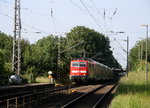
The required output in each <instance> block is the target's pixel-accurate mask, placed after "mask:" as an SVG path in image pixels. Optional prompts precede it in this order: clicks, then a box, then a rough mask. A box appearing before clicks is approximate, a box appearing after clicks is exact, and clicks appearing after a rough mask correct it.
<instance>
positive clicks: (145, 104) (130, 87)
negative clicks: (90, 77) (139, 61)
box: [110, 71, 150, 108]
mask: <svg viewBox="0 0 150 108" xmlns="http://www.w3.org/2000/svg"><path fill="white" fill-rule="evenodd" d="M149 78H150V75H149ZM110 106H111V108H149V106H150V80H149V83H148V84H145V71H133V72H130V73H129V76H125V77H123V78H122V79H121V81H120V83H119V87H118V90H117V93H116V96H115V98H114V99H113V101H112V103H111V105H110Z"/></svg>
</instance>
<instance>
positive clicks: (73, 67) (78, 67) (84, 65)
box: [70, 60, 88, 83]
mask: <svg viewBox="0 0 150 108" xmlns="http://www.w3.org/2000/svg"><path fill="white" fill-rule="evenodd" d="M87 79H88V61H86V60H72V61H71V63H70V80H71V81H72V82H76V83H82V82H86V81H87Z"/></svg>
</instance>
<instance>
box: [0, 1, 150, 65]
mask: <svg viewBox="0 0 150 108" xmlns="http://www.w3.org/2000/svg"><path fill="white" fill-rule="evenodd" d="M14 1H15V0H0V31H2V32H4V33H6V34H9V35H12V36H13V29H14V21H13V18H14ZM21 21H22V37H23V38H25V39H27V40H29V41H30V42H31V43H35V42H36V41H37V40H39V39H41V38H42V37H44V36H48V35H50V34H53V35H62V36H64V34H65V33H66V32H69V31H70V30H71V29H72V28H73V27H75V26H86V27H89V28H91V29H94V30H96V31H98V32H100V33H103V34H105V35H106V36H108V37H109V38H110V41H111V47H112V48H111V50H113V53H114V55H115V58H116V59H117V60H118V61H119V62H120V63H121V64H122V65H123V67H126V53H125V52H124V51H123V49H125V50H126V41H124V40H126V37H127V36H129V40H130V46H129V47H130V49H131V48H132V47H133V46H134V45H135V44H136V42H137V41H139V40H140V39H141V37H143V38H145V35H146V34H145V30H146V28H145V27H142V26H141V25H142V24H148V25H150V0H21ZM113 32H114V33H113ZM117 32H125V33H117Z"/></svg>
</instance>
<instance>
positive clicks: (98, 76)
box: [70, 59, 113, 83]
mask: <svg viewBox="0 0 150 108" xmlns="http://www.w3.org/2000/svg"><path fill="white" fill-rule="evenodd" d="M112 78H113V72H112V70H111V69H110V68H109V67H107V66H105V65H103V64H101V63H98V62H96V61H94V60H88V59H78V60H72V61H71V63H70V80H71V81H73V82H76V83H81V82H88V81H99V80H109V79H112Z"/></svg>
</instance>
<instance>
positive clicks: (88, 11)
mask: <svg viewBox="0 0 150 108" xmlns="http://www.w3.org/2000/svg"><path fill="white" fill-rule="evenodd" d="M80 2H81V3H82V5H83V7H84V8H85V9H86V11H87V12H88V14H89V15H90V16H91V18H92V19H93V20H94V21H95V23H96V24H97V25H98V27H99V28H100V29H101V30H102V31H103V29H102V27H101V25H100V24H99V23H98V22H97V20H96V18H95V17H94V16H93V15H92V14H91V13H90V11H89V10H88V8H87V7H86V6H85V4H84V3H83V1H82V0H80ZM103 32H104V31H103Z"/></svg>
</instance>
